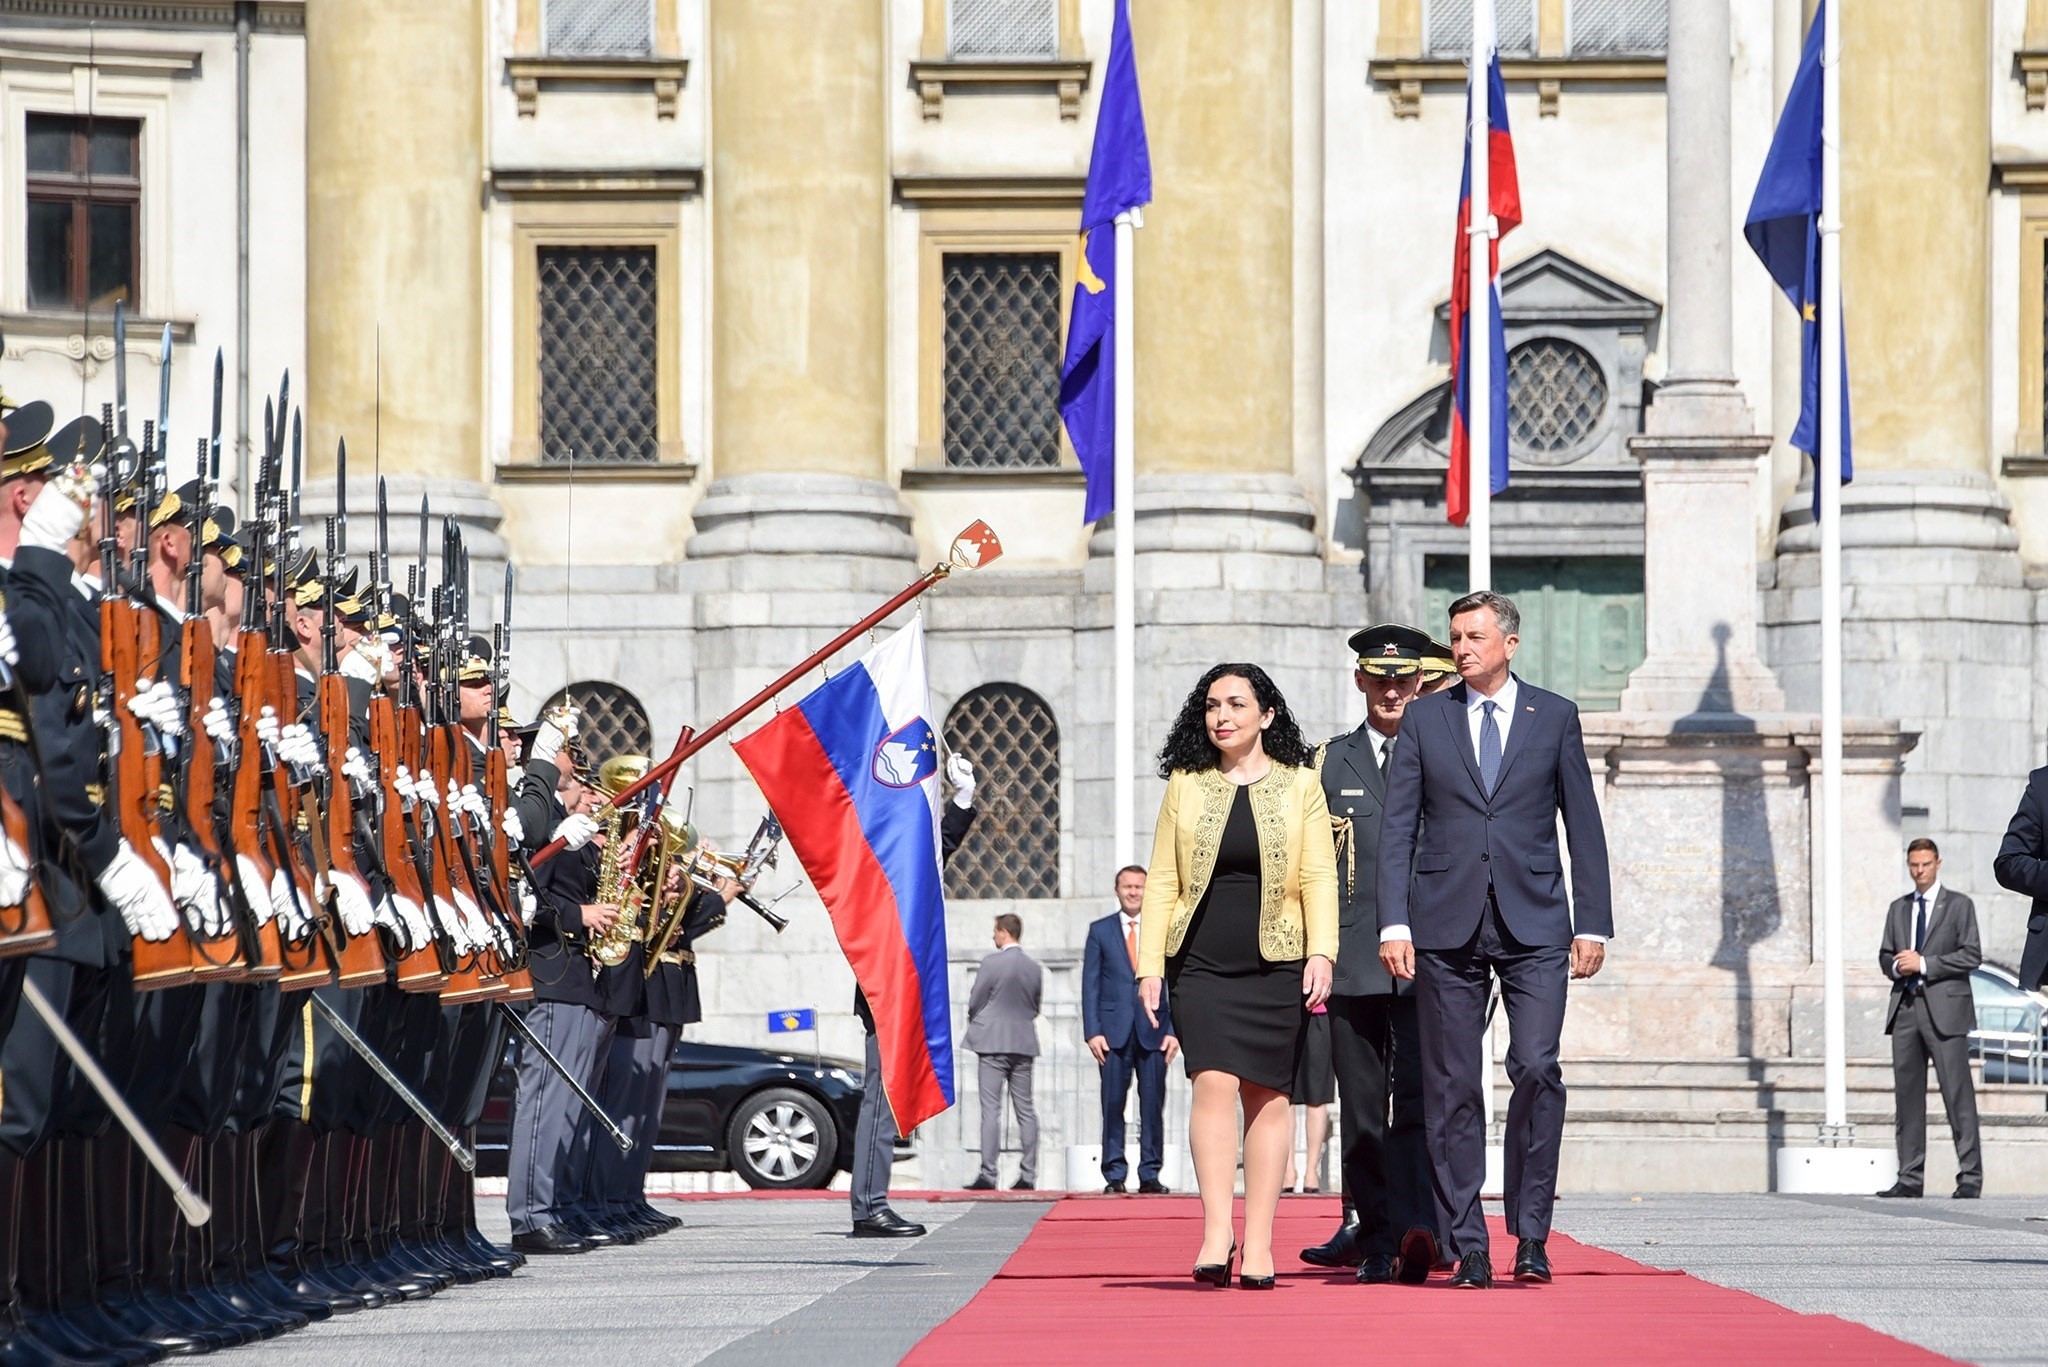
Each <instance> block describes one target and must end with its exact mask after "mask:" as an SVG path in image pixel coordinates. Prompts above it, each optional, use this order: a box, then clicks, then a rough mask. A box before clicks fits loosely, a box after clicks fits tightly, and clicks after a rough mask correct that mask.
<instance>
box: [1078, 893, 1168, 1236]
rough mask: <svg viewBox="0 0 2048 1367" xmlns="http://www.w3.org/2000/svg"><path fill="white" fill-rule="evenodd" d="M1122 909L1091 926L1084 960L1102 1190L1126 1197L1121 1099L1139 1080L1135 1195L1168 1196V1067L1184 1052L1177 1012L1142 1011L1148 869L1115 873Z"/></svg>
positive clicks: (1084, 1021) (1084, 1023)
mask: <svg viewBox="0 0 2048 1367" xmlns="http://www.w3.org/2000/svg"><path fill="white" fill-rule="evenodd" d="M1116 902H1117V910H1115V911H1113V912H1111V913H1110V914H1109V915H1107V916H1105V917H1103V918H1102V919H1101V920H1099V921H1097V922H1095V923H1094V924H1092V925H1090V926H1089V927H1088V945H1087V949H1086V951H1085V952H1084V953H1083V955H1082V959H1081V1028H1082V1029H1083V1030H1084V1031H1086V1032H1087V1038H1088V1052H1089V1053H1091V1054H1093V1055H1095V1061H1096V1063H1098V1064H1099V1065H1101V1067H1102V1181H1103V1187H1102V1189H1103V1190H1104V1191H1106V1192H1115V1193H1118V1194H1122V1192H1123V1191H1124V1181H1125V1179H1126V1177H1128V1176H1129V1174H1130V1165H1129V1163H1128V1162H1127V1161H1126V1159H1125V1157H1124V1098H1125V1097H1127V1096H1129V1095H1130V1090H1131V1079H1132V1078H1133V1077H1135V1078H1136V1079H1137V1080H1138V1190H1139V1192H1141V1193H1143V1194H1145V1195H1148V1196H1154V1195H1163V1194H1164V1193H1165V1192H1166V1190H1167V1188H1166V1186H1165V1185H1164V1184H1163V1183H1161V1182H1160V1180H1159V1165H1160V1164H1161V1163H1162V1162H1164V1161H1165V1158H1166V1065H1167V1064H1169V1063H1172V1062H1173V1056H1174V1055H1175V1054H1178V1053H1179V1052H1180V1041H1179V1040H1177V1039H1175V1038H1174V1035H1173V1014H1172V1012H1171V1011H1170V1010H1169V1009H1168V1005H1167V1003H1166V1001H1165V1000H1164V999H1162V1000H1161V1001H1160V1003H1159V1024H1157V1025H1153V1024H1151V1023H1150V1022H1148V1021H1147V1020H1146V1019H1145V1013H1144V1012H1143V1011H1140V1010H1139V1009H1138V979H1137V969H1138V909H1139V908H1140V907H1142V906H1143V905H1144V904H1145V869H1144V866H1143V865H1140V864H1132V865H1130V866H1129V867H1127V868H1121V869H1118V870H1117V871H1116Z"/></svg>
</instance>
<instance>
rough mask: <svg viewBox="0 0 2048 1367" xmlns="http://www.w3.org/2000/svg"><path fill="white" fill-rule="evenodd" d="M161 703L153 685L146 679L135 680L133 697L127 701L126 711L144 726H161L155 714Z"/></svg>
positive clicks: (159, 719)
mask: <svg viewBox="0 0 2048 1367" xmlns="http://www.w3.org/2000/svg"><path fill="white" fill-rule="evenodd" d="M161 702H162V700H161V699H160V698H158V697H157V692H156V685H155V684H153V683H151V682H150V681H149V680H148V679H137V680H136V681H135V693H134V696H132V697H130V698H129V699H128V711H129V713H130V714H131V715H133V716H134V718H135V720H137V721H139V722H141V723H142V724H143V725H144V726H161V725H162V724H163V722H162V719H161V718H160V717H159V716H158V713H157V709H158V707H159V706H160V705H161Z"/></svg>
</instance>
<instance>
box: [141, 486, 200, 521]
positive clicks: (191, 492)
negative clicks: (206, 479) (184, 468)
mask: <svg viewBox="0 0 2048 1367" xmlns="http://www.w3.org/2000/svg"><path fill="white" fill-rule="evenodd" d="M198 501H199V481H198V480H196V479H188V480H186V481H185V482H184V483H183V484H180V485H179V486H178V487H177V488H175V489H173V490H171V491H170V492H169V493H167V494H165V495H164V496H163V498H162V500H161V501H160V502H158V503H157V505H156V506H155V507H153V508H151V509H150V510H149V529H150V530H151V531H155V530H156V529H157V528H159V527H161V526H163V525H165V524H166V523H169V522H172V521H175V520H177V519H178V518H179V517H180V516H181V515H183V514H184V512H185V510H186V509H187V508H190V507H191V506H192V505H193V504H194V503H197V502H198Z"/></svg>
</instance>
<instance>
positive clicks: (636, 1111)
mask: <svg viewBox="0 0 2048 1367" xmlns="http://www.w3.org/2000/svg"><path fill="white" fill-rule="evenodd" d="M676 1034H677V1030H676V1027H675V1026H673V1025H654V1024H651V1023H650V1024H649V1026H648V1029H647V1034H646V1035H645V1036H644V1037H642V1038H639V1039H635V1038H634V1037H633V1036H631V1035H620V1034H614V1035H613V1036H612V1043H611V1062H610V1063H609V1064H607V1065H606V1067H605V1074H604V1090H603V1091H602V1092H600V1093H598V1094H597V1099H598V1101H599V1102H601V1103H602V1104H603V1106H604V1111H605V1114H606V1115H608V1116H610V1117H611V1118H612V1119H614V1120H616V1121H618V1123H619V1128H620V1129H622V1130H624V1131H625V1132H626V1137H627V1138H628V1139H630V1140H632V1141H633V1151H632V1152H631V1153H621V1152H619V1146H618V1145H617V1144H615V1143H613V1142H612V1138H611V1136H610V1135H609V1134H603V1133H600V1134H599V1136H598V1138H597V1140H596V1142H595V1143H594V1144H592V1146H591V1149H590V1178H589V1182H588V1185H587V1188H586V1192H585V1198H584V1213H585V1214H589V1215H622V1214H624V1213H625V1212H626V1211H628V1210H631V1209H633V1208H634V1207H636V1206H638V1205H639V1204H640V1198H641V1193H642V1192H643V1191H644V1190H645V1189H646V1186H647V1172H648V1167H649V1165H650V1164H651V1163H652V1162H653V1161H654V1141H655V1139H656V1138H657V1137H658V1132H659V1130H660V1127H661V1104H662V1102H663V1101H665V1100H666V1099H667V1097H668V1061H669V1057H670V1056H671V1055H672V1054H674V1053H675V1051H676ZM593 1123H594V1118H593Z"/></svg>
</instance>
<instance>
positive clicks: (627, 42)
mask: <svg viewBox="0 0 2048 1367" xmlns="http://www.w3.org/2000/svg"><path fill="white" fill-rule="evenodd" d="M546 27H547V50H548V53H549V54H550V55H551V56H556V57H645V56H646V55H647V54H648V53H650V52H652V51H653V50H654V0H547V9H546Z"/></svg>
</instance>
